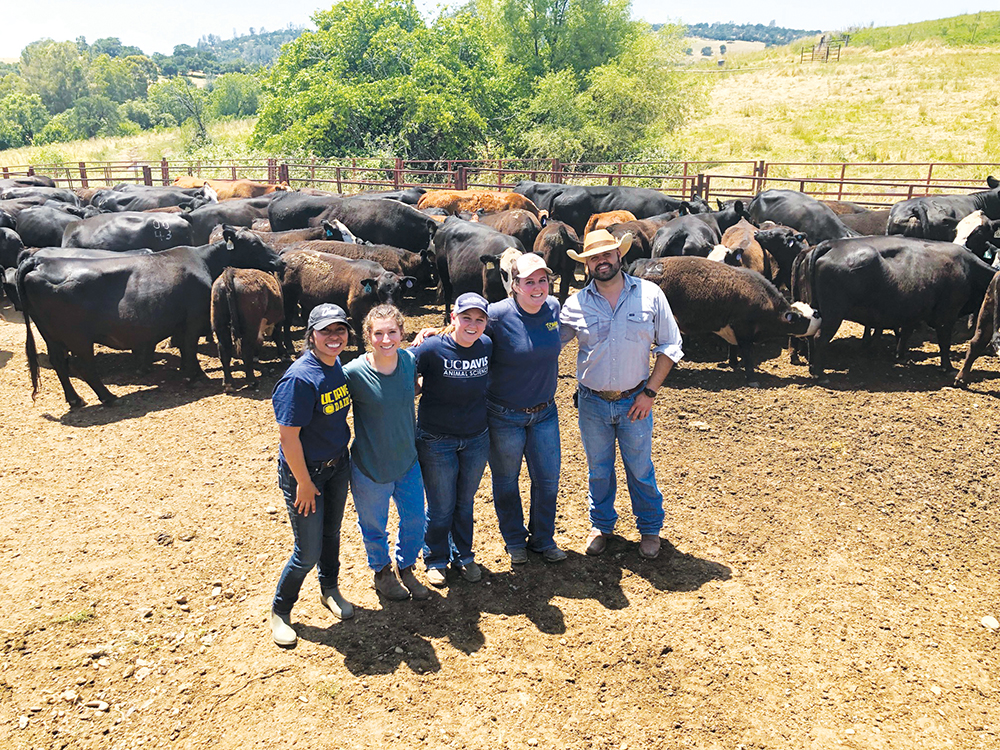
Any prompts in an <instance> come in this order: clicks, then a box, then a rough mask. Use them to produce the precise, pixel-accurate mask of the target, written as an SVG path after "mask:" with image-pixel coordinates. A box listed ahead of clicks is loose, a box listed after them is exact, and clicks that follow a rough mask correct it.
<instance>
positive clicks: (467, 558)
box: [413, 292, 493, 586]
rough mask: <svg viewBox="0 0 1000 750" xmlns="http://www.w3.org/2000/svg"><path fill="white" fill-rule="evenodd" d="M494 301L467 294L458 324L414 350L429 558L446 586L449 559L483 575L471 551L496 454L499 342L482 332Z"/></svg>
mask: <svg viewBox="0 0 1000 750" xmlns="http://www.w3.org/2000/svg"><path fill="white" fill-rule="evenodd" d="M488 305H489V303H488V302H487V301H486V300H485V299H484V298H483V297H482V296H480V295H478V294H476V293H474V292H469V293H466V294H463V295H461V296H460V297H459V298H458V299H457V300H455V306H454V309H453V311H452V314H451V320H452V325H451V326H449V327H448V328H447V329H446V330H445V331H444V332H442V334H441V335H439V336H432V337H430V338H427V339H425V340H424V341H423V343H421V344H420V346H418V347H416V348H415V349H414V350H413V353H414V355H415V356H416V362H417V373H418V374H419V375H422V376H423V383H422V386H421V396H420V406H419V409H418V412H417V456H418V457H419V460H420V471H421V473H422V474H423V477H424V491H425V492H426V495H427V530H426V532H425V535H424V564H425V565H426V566H427V580H428V581H430V583H431V584H433V585H435V586H443V585H444V584H445V582H446V580H447V578H446V573H445V569H446V568H447V566H448V564H449V563H451V565H452V567H453V568H455V569H457V570H458V571H459V572H460V573H461V575H462V577H463V578H465V580H467V581H478V580H479V579H480V578H481V577H482V572H481V571H480V569H479V566H478V565H476V563H475V560H474V558H475V555H474V553H473V551H472V528H473V509H472V506H473V499H474V497H475V494H476V490H477V489H479V482H480V480H481V479H482V478H483V471H484V470H485V469H486V460H487V458H488V457H489V452H490V438H489V432H488V431H487V426H486V384H487V382H488V374H489V366H490V357H491V356H492V353H493V343H492V342H491V341H490V339H489V338H487V337H486V336H483V331H484V330H485V329H486V322H487V313H486V310H487V307H488Z"/></svg>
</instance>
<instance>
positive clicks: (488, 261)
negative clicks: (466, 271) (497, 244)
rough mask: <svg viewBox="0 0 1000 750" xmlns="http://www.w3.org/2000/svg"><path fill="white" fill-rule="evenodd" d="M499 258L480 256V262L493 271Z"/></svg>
mask: <svg viewBox="0 0 1000 750" xmlns="http://www.w3.org/2000/svg"><path fill="white" fill-rule="evenodd" d="M498 260H499V258H498V257H497V256H496V255H480V256H479V262H480V263H482V264H483V265H484V266H486V267H487V268H488V269H490V270H491V271H492V270H493V269H494V268H496V265H497V261H498Z"/></svg>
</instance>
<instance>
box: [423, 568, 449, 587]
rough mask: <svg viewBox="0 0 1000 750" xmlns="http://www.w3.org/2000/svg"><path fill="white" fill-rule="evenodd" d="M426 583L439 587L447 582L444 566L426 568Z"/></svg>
mask: <svg viewBox="0 0 1000 750" xmlns="http://www.w3.org/2000/svg"><path fill="white" fill-rule="evenodd" d="M427 583H429V584H430V585H431V586H434V587H436V588H441V587H442V586H444V585H445V584H446V583H448V576H447V574H446V573H445V569H444V568H428V569H427Z"/></svg>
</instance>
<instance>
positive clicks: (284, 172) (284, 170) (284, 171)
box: [278, 162, 291, 185]
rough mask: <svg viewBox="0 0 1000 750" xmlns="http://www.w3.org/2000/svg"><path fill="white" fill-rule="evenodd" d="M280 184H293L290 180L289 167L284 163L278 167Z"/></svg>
mask: <svg viewBox="0 0 1000 750" xmlns="http://www.w3.org/2000/svg"><path fill="white" fill-rule="evenodd" d="M278 182H284V183H285V184H288V185H290V184H291V182H290V181H289V179H288V165H287V164H285V163H284V162H282V163H281V164H279V165H278Z"/></svg>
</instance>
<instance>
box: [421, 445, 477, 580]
mask: <svg viewBox="0 0 1000 750" xmlns="http://www.w3.org/2000/svg"><path fill="white" fill-rule="evenodd" d="M489 454H490V433H489V431H488V430H483V431H482V432H481V433H480V434H478V435H474V436H472V437H467V438H462V437H455V436H453V435H435V434H432V433H430V432H425V431H424V430H419V429H418V430H417V455H418V456H419V457H420V471H421V473H423V475H424V492H425V493H426V494H427V530H426V531H425V532H424V564H425V565H426V566H427V567H428V568H444V567H445V566H447V565H448V563H449V562H454V563H455V564H456V565H468V564H469V563H470V562H472V561H473V559H474V558H475V555H474V554H473V552H472V526H473V513H472V506H473V500H474V498H475V496H476V490H478V489H479V482H480V481H482V478H483V472H484V471H485V470H486V459H487V458H488V457H489Z"/></svg>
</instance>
